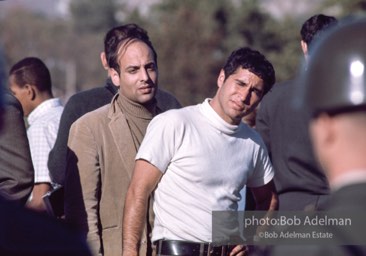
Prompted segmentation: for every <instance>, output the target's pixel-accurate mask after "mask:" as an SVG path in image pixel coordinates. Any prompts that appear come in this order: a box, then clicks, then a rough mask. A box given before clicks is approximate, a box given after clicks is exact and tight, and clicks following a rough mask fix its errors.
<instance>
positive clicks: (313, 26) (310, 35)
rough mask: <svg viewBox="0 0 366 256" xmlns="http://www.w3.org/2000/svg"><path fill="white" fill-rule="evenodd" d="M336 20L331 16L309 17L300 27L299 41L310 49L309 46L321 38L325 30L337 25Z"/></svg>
mask: <svg viewBox="0 0 366 256" xmlns="http://www.w3.org/2000/svg"><path fill="white" fill-rule="evenodd" d="M337 22H338V21H337V19H336V18H334V17H332V16H327V15H324V14H317V15H314V16H312V17H310V18H309V19H308V20H307V21H305V22H304V24H303V25H302V27H301V31H300V34H301V39H302V40H303V41H304V42H305V43H306V44H307V45H308V48H309V49H310V47H311V45H314V42H315V41H316V40H317V39H318V38H319V37H321V35H322V34H323V33H324V31H326V30H327V29H329V28H331V27H333V26H335V25H336V24H337Z"/></svg>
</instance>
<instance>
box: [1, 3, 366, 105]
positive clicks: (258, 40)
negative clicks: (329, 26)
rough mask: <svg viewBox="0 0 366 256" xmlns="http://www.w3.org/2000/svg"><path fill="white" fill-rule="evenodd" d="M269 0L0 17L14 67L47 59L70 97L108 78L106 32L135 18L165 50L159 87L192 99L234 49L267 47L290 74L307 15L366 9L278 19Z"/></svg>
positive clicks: (350, 6)
mask: <svg viewBox="0 0 366 256" xmlns="http://www.w3.org/2000/svg"><path fill="white" fill-rule="evenodd" d="M267 1H268V0H267ZM262 2H263V1H260V0H227V1H221V0H200V1H197V0H161V1H158V2H157V3H156V4H155V5H152V6H151V7H150V9H149V11H148V12H145V13H143V14H142V13H141V12H140V9H131V8H130V7H128V5H127V0H125V1H122V0H119V1H117V0H103V1H100V0H73V1H70V14H71V15H70V17H69V18H67V19H65V18H60V17H50V16H46V15H45V14H41V13H35V12H31V11H29V10H27V9H22V8H14V9H12V10H10V11H8V12H7V13H6V14H5V15H3V16H1V17H0V45H1V46H2V48H3V50H4V53H5V56H6V63H7V65H8V67H9V66H10V65H12V64H14V63H15V62H16V61H18V60H19V59H21V58H24V57H26V56H38V57H40V58H42V59H43V60H45V61H46V63H47V65H48V66H49V67H50V69H51V74H52V78H53V83H54V92H55V94H56V95H57V96H60V97H61V98H62V99H63V100H64V101H66V100H67V99H68V97H69V96H71V95H72V94H73V93H75V92H76V91H80V90H84V89H87V88H91V87H96V86H100V85H102V84H103V83H104V80H105V78H106V72H105V70H104V69H103V68H102V65H101V63H100V60H99V54H100V52H101V51H102V50H103V37H104V34H105V33H106V31H107V30H108V29H109V28H111V27H113V26H116V25H120V24H123V23H130V22H135V23H137V24H139V25H141V26H142V27H144V28H145V29H146V30H147V31H148V32H149V35H150V37H151V39H152V42H153V43H154V45H155V47H156V50H157V52H158V55H159V56H158V57H159V58H158V60H159V82H160V86H161V87H162V88H164V89H166V90H168V91H170V92H172V93H174V94H175V95H176V96H177V97H178V99H179V100H180V101H181V102H182V104H183V105H189V104H196V103H198V102H200V101H202V100H203V99H204V98H206V97H210V96H213V93H214V92H215V90H216V78H217V74H218V72H219V70H220V68H221V66H222V65H223V63H224V61H225V59H226V57H227V56H228V55H229V54H230V52H231V51H232V50H234V49H235V48H238V47H240V46H249V47H251V48H254V49H257V50H259V51H261V52H262V53H264V54H265V55H266V56H267V58H268V59H269V60H270V61H271V62H272V63H273V65H274V67H275V69H276V75H277V81H283V80H286V79H289V78H291V77H292V76H294V75H295V74H296V72H297V70H298V67H299V65H300V64H301V61H302V54H301V51H300V47H299V41H300V35H299V30H300V27H301V24H302V23H303V22H304V21H305V20H306V19H307V18H309V17H310V16H312V15H313V14H316V13H324V14H328V15H334V16H336V17H337V18H342V17H344V16H348V15H353V14H355V15H364V14H365V10H366V3H365V1H362V0H324V1H323V2H322V4H321V5H319V8H318V9H316V10H312V12H311V13H310V12H309V13H307V12H304V13H302V14H301V15H297V16H294V15H283V16H282V17H280V18H278V17H273V16H272V15H271V14H270V13H269V12H267V11H265V10H264V9H263V8H262V7H261V6H262V5H261V3H262ZM2 4H5V3H4V2H1V3H0V8H1V5H2Z"/></svg>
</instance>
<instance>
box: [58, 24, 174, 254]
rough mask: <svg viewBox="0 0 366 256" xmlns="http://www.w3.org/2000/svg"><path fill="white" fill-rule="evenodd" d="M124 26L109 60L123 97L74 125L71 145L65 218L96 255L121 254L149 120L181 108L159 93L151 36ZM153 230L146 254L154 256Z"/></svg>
mask: <svg viewBox="0 0 366 256" xmlns="http://www.w3.org/2000/svg"><path fill="white" fill-rule="evenodd" d="M122 27H123V28H124V30H125V31H123V32H121V33H120V35H119V37H118V38H117V40H114V41H113V42H111V45H114V46H112V47H113V48H114V49H115V52H116V54H115V55H114V56H112V57H111V58H109V60H108V65H109V67H110V68H111V79H112V82H113V83H114V84H115V85H119V86H120V90H119V93H117V94H116V96H115V97H114V98H113V99H112V102H111V104H108V105H106V106H103V107H101V108H98V109H96V110H94V111H92V112H89V113H87V114H85V115H84V116H82V117H81V118H79V119H78V120H77V121H75V122H74V123H73V125H72V126H71V130H70V135H69V140H68V147H69V152H68V161H67V170H66V176H65V217H66V221H68V222H70V223H71V224H73V225H75V226H76V227H77V228H78V230H80V231H81V232H82V233H83V234H84V235H85V238H86V239H87V241H88V242H89V244H90V245H91V247H92V250H93V252H94V254H95V255H121V254H122V218H123V208H124V199H125V195H126V192H127V188H128V185H129V182H130V179H131V173H132V171H133V167H134V160H135V159H134V158H135V155H136V152H137V149H138V148H139V146H140V143H141V141H142V139H143V137H144V135H145V131H146V128H147V125H148V124H149V122H150V120H151V119H152V118H153V117H154V116H156V115H157V114H159V113H161V112H163V111H165V110H168V109H170V108H172V107H174V106H176V107H177V106H179V103H178V102H177V100H176V99H175V98H174V97H173V96H172V95H170V94H169V93H167V92H163V91H161V90H159V89H158V88H157V80H158V79H157V78H158V70H157V55H156V52H155V50H154V48H153V46H152V44H151V42H150V40H149V38H148V35H147V33H146V31H144V30H143V29H141V28H139V27H138V26H137V25H134V24H128V25H125V26H122ZM150 220H151V219H150ZM147 223H149V222H148V221H147ZM147 226H148V225H147ZM148 230H149V228H148V227H146V231H147V232H146V233H145V237H144V238H143V239H142V243H143V244H142V246H141V248H142V250H141V251H140V254H141V255H150V254H151V245H150V244H149V238H148V236H147V234H148V232H149V231H148Z"/></svg>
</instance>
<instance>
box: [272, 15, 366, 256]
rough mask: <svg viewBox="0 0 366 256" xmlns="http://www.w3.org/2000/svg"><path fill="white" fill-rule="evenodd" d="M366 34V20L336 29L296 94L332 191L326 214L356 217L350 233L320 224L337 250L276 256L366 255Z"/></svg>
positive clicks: (318, 248)
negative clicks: (332, 240)
mask: <svg viewBox="0 0 366 256" xmlns="http://www.w3.org/2000/svg"><path fill="white" fill-rule="evenodd" d="M365 31H366V19H362V20H358V21H357V20H356V21H351V22H344V24H342V23H341V25H340V26H339V27H338V28H336V29H334V30H331V31H330V33H328V34H327V35H326V36H325V37H324V39H323V40H321V41H320V42H319V44H318V45H316V47H315V49H314V52H313V54H312V56H311V58H310V61H309V65H308V68H307V70H306V71H305V72H304V74H303V82H302V84H301V86H299V88H297V89H296V95H297V98H296V99H297V101H298V102H299V103H300V106H299V107H301V108H303V109H305V111H306V112H307V113H308V114H309V118H310V123H309V128H310V135H311V140H312V143H313V147H314V152H315V154H316V156H317V158H318V160H319V162H320V164H321V165H322V167H323V169H324V170H325V174H326V176H327V178H328V180H329V184H330V187H331V190H332V193H331V197H330V199H329V201H328V202H327V203H326V204H324V207H323V209H324V210H327V211H328V212H331V213H334V214H336V213H339V212H343V213H346V214H350V216H353V219H352V225H351V226H350V230H346V229H344V228H343V227H342V226H323V225H318V226H315V228H316V229H317V231H323V232H326V231H327V232H331V233H332V234H333V237H334V242H335V243H336V244H335V245H332V246H325V245H324V244H323V245H322V244H321V243H322V242H321V240H320V239H319V240H317V242H318V244H315V245H313V246H301V247H282V246H281V247H278V248H277V249H276V254H275V255H298V256H299V255H310V256H311V255H353V256H355V255H356V256H357V255H360V256H361V255H366V242H365V238H364V231H365V230H366V221H365V219H364V216H366V204H365V202H366V158H365V155H366V136H365V131H366V48H365V45H366V34H365ZM357 216H360V217H361V219H358V217H357ZM355 220H358V221H357V223H356V221H355ZM346 231H348V232H346ZM349 231H351V232H349ZM352 231H353V232H352ZM336 239H338V240H336ZM360 241H361V242H360ZM337 245H338V246H337Z"/></svg>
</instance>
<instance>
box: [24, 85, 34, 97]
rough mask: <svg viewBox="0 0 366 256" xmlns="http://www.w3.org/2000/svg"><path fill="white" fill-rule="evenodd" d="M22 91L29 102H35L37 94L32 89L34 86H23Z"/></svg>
mask: <svg viewBox="0 0 366 256" xmlns="http://www.w3.org/2000/svg"><path fill="white" fill-rule="evenodd" d="M24 89H25V90H26V91H27V97H28V99H29V100H32V101H33V100H35V98H36V96H37V93H36V90H35V88H34V86H32V85H30V84H26V85H25V86H24Z"/></svg>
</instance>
